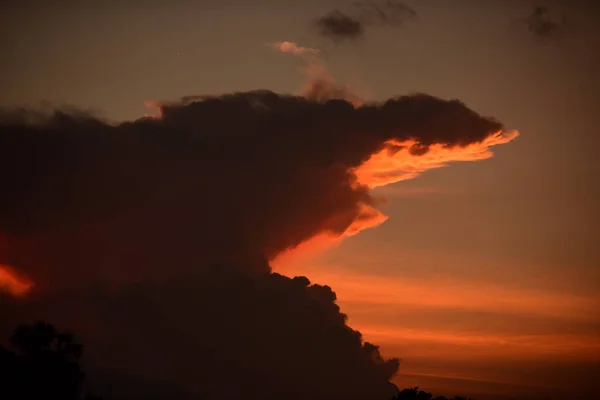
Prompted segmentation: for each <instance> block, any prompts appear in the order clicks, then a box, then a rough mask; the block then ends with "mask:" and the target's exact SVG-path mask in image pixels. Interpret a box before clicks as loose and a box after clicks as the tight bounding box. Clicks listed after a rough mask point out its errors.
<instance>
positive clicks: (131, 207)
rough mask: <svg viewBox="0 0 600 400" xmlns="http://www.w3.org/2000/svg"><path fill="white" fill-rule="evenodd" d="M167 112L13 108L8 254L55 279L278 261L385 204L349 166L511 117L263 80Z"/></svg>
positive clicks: (0, 176)
mask: <svg viewBox="0 0 600 400" xmlns="http://www.w3.org/2000/svg"><path fill="white" fill-rule="evenodd" d="M5 114H6V113H5ZM161 114H162V118H161V119H151V118H143V119H140V120H137V121H134V122H126V123H122V124H119V125H111V124H108V123H106V122H103V121H100V120H98V119H95V118H93V117H90V116H88V115H86V114H79V115H77V114H65V113H55V114H53V115H51V116H49V117H46V118H45V119H44V117H43V116H42V115H38V114H32V113H27V112H25V111H22V112H21V113H20V114H19V113H10V115H8V114H6V116H5V117H4V120H5V121H7V122H6V123H3V124H0V185H1V187H2V192H3V195H2V196H0V232H1V233H2V236H3V237H4V240H3V242H4V243H3V244H0V251H1V253H0V263H1V264H7V265H12V266H14V267H16V268H17V269H20V270H22V271H24V272H25V273H26V274H28V275H29V276H31V277H32V278H33V279H34V281H36V282H38V285H39V286H41V287H43V286H44V285H46V284H49V285H52V286H54V287H56V286H57V285H61V286H65V285H67V284H68V283H77V282H80V281H81V280H82V279H84V280H89V279H90V278H92V277H93V278H95V279H100V278H102V279H104V278H114V279H118V280H120V279H123V278H125V277H128V276H144V277H148V278H162V277H163V276H165V275H168V274H175V275H176V274H177V273H180V272H186V271H187V269H188V268H197V266H196V265H204V264H206V263H210V262H213V261H215V260H218V261H221V260H223V259H224V258H226V259H227V260H228V261H236V260H244V261H247V260H250V259H252V260H262V259H269V260H270V259H273V257H274V256H276V255H277V254H279V253H280V252H281V251H283V250H285V249H287V248H290V247H294V246H296V245H298V244H299V243H301V242H303V241H305V240H306V239H309V238H311V237H313V236H315V235H317V234H319V233H332V234H334V235H339V234H341V233H343V232H344V231H345V230H346V229H347V228H348V227H349V226H350V225H351V224H353V223H354V222H355V221H356V220H357V219H359V218H360V217H361V216H363V210H364V206H373V205H375V202H374V200H373V198H371V196H370V195H369V192H368V189H367V188H366V187H364V186H361V185H356V184H355V182H354V176H353V174H352V173H351V172H349V170H350V169H352V168H354V167H357V166H359V165H360V164H361V163H363V162H364V161H365V160H366V159H368V158H369V157H370V156H371V154H373V153H375V152H377V151H379V150H381V149H383V147H384V146H385V142H386V141H388V140H389V139H397V140H405V139H409V138H416V139H418V141H419V142H420V143H421V145H420V146H419V147H420V148H422V151H421V153H422V152H424V151H426V149H427V146H428V145H430V144H433V143H441V144H444V145H448V146H454V145H465V144H468V143H471V142H475V141H481V140H483V139H484V138H486V137H488V136H489V135H491V134H493V133H495V132H497V131H499V130H500V129H501V128H502V126H501V125H500V124H499V123H498V122H496V121H494V120H490V119H486V118H482V117H480V116H479V115H477V114H476V113H474V112H473V111H471V110H469V109H468V108H466V107H465V106H464V105H463V104H461V103H460V102H458V101H445V100H440V99H437V98H434V97H431V96H428V95H414V96H404V97H399V98H395V99H390V100H388V101H386V102H384V103H382V104H368V105H364V106H362V107H359V108H355V107H353V106H352V105H351V104H349V103H348V102H346V101H344V100H331V101H325V102H315V101H310V100H307V99H305V98H303V97H294V96H282V95H278V94H275V93H272V92H268V91H258V92H251V93H237V94H232V95H225V96H221V97H207V98H205V100H203V101H190V100H189V99H186V101H185V102H177V103H173V104H164V105H163V106H162V108H161ZM9 116H10V117H12V121H11V122H10V119H9ZM32 116H34V117H35V118H34V117H32ZM17 117H18V118H19V119H21V120H24V119H28V120H29V123H18V122H17V120H15V118H17ZM82 265H85V267H81V266H82ZM252 265H253V266H254V267H255V268H257V269H258V270H260V271H262V272H265V271H268V267H266V266H264V265H263V264H261V263H260V262H258V263H254V264H252ZM167 266H168V267H167Z"/></svg>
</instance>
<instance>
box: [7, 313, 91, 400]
mask: <svg viewBox="0 0 600 400" xmlns="http://www.w3.org/2000/svg"><path fill="white" fill-rule="evenodd" d="M10 346H11V347H12V349H13V351H11V350H9V349H6V348H4V347H2V346H0V398H1V399H3V400H30V399H46V398H47V399H61V400H81V399H85V400H98V398H97V397H94V396H93V395H91V394H87V395H86V396H85V397H84V396H83V388H84V385H83V384H84V380H85V374H84V373H83V370H82V368H81V366H80V365H79V360H80V359H81V355H82V350H83V346H82V345H81V344H79V343H77V341H76V340H75V336H74V335H73V334H72V333H70V332H58V331H57V330H56V328H54V326H52V325H51V324H48V323H46V322H43V321H38V322H36V323H34V324H31V325H19V326H18V327H17V328H16V329H15V330H14V332H13V334H12V336H11V337H10Z"/></svg>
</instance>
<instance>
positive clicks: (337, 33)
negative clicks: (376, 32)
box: [314, 0, 417, 44]
mask: <svg viewBox="0 0 600 400" xmlns="http://www.w3.org/2000/svg"><path fill="white" fill-rule="evenodd" d="M416 17H417V13H416V11H415V10H413V9H412V8H411V7H409V6H407V5H405V4H403V3H401V2H398V1H395V0H387V1H361V2H355V3H354V4H353V6H352V8H351V9H350V10H349V11H348V12H343V11H340V10H338V9H336V10H333V11H331V12H329V13H327V14H325V15H323V16H321V17H319V18H317V20H316V21H315V23H314V24H315V27H316V28H317V31H318V33H319V34H320V35H321V36H323V37H326V38H328V39H331V40H333V41H334V42H335V43H338V44H339V43H342V42H345V41H348V42H353V41H357V40H359V39H362V38H364V36H365V35H366V31H367V28H368V27H376V26H380V27H381V26H397V27H398V26H403V25H404V24H405V23H406V22H407V21H411V20H414V19H415V18H416Z"/></svg>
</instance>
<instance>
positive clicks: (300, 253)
mask: <svg viewBox="0 0 600 400" xmlns="http://www.w3.org/2000/svg"><path fill="white" fill-rule="evenodd" d="M387 219H388V217H387V216H386V215H384V214H382V213H381V212H380V211H379V210H377V209H375V208H373V207H371V206H369V205H366V204H361V210H360V212H359V214H358V217H357V218H356V219H354V221H352V223H351V224H350V226H349V227H348V228H346V230H345V231H344V232H343V233H342V234H341V235H337V234H334V233H330V232H326V233H321V234H319V235H316V236H313V237H312V238H310V239H308V240H306V241H304V242H303V243H301V244H300V245H298V246H296V247H294V248H290V249H287V250H285V251H283V252H281V253H279V254H278V255H277V256H276V257H275V258H274V259H273V260H271V263H272V264H273V265H277V266H285V265H288V264H290V263H292V262H294V263H295V262H302V260H306V259H308V258H310V257H313V256H316V255H318V254H320V253H321V252H323V251H324V250H326V249H330V248H331V247H332V246H335V245H336V244H338V243H340V242H341V241H342V240H343V239H345V238H347V237H351V236H354V235H356V234H357V233H359V232H360V231H362V230H364V229H368V228H373V227H376V226H378V225H380V224H382V223H384V222H385V221H387Z"/></svg>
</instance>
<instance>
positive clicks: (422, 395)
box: [391, 386, 474, 400]
mask: <svg viewBox="0 0 600 400" xmlns="http://www.w3.org/2000/svg"><path fill="white" fill-rule="evenodd" d="M391 400H474V399H471V398H467V397H460V396H454V397H445V396H437V397H433V395H432V394H431V393H428V392H425V391H423V390H419V387H418V386H417V387H414V388H409V389H403V390H401V391H400V392H398V394H397V395H396V396H394V398H392V399H391Z"/></svg>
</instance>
